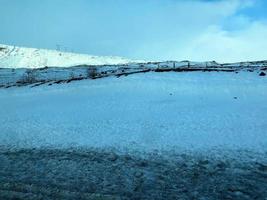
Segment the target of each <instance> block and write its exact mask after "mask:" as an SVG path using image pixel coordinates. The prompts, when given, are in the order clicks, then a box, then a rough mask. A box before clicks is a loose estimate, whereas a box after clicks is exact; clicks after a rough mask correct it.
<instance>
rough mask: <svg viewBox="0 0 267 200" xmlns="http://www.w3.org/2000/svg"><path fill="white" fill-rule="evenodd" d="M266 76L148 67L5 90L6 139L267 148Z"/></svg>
mask: <svg viewBox="0 0 267 200" xmlns="http://www.w3.org/2000/svg"><path fill="white" fill-rule="evenodd" d="M266 100H267V79H266V78H265V77H259V76H258V75H257V74H256V73H250V72H241V73H239V74H235V73H223V72H219V73H218V72H207V73H202V72H191V73H174V72H170V73H147V74H137V75H131V76H128V77H121V78H115V77H110V78H105V79H97V80H83V81H78V82H75V83H70V84H63V85H53V86H47V85H44V86H40V87H36V88H29V87H23V88H9V89H3V90H0V102H1V107H2V108H1V110H0V124H1V125H0V133H1V134H0V145H1V146H18V147H43V146H53V147H68V146H90V147H105V146H108V147H116V148H119V147H120V148H137V149H141V150H154V149H163V150H180V149H182V150H199V149H204V150H210V149H215V148H222V149H246V150H253V151H260V152H264V151H265V152H266V149H267V120H266V119H267V105H266Z"/></svg>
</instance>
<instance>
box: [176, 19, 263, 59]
mask: <svg viewBox="0 0 267 200" xmlns="http://www.w3.org/2000/svg"><path fill="white" fill-rule="evenodd" d="M266 35H267V24H265V23H262V22H253V23H252V24H250V25H249V26H248V27H247V28H245V29H243V30H239V31H225V30H223V29H222V28H221V27H210V28H209V29H208V30H207V31H205V32H204V33H202V34H200V35H199V36H198V37H197V38H196V39H194V40H193V41H192V42H191V43H190V44H188V46H187V47H185V51H184V52H183V53H180V52H179V53H178V54H180V56H182V57H184V56H188V57H190V58H193V59H194V60H216V61H219V62H235V61H248V60H266V59H267V53H266V46H267V40H266Z"/></svg>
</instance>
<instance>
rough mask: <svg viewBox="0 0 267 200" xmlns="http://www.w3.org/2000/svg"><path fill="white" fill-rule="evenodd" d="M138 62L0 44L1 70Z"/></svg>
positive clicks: (112, 57)
mask: <svg viewBox="0 0 267 200" xmlns="http://www.w3.org/2000/svg"><path fill="white" fill-rule="evenodd" d="M133 62H138V61H135V60H130V59H126V58H121V57H114V56H92V55H86V54H76V53H67V52H60V51H56V50H47V49H35V48H24V47H15V46H8V45H2V44H0V68H40V67H46V66H47V67H53V66H56V67H70V66H75V65H106V64H109V65H116V64H126V63H133Z"/></svg>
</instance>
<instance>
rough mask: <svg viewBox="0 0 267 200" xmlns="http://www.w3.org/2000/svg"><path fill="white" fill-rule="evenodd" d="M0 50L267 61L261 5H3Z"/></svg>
mask: <svg viewBox="0 0 267 200" xmlns="http://www.w3.org/2000/svg"><path fill="white" fill-rule="evenodd" d="M0 12H1V17H0V24H1V31H0V43H3V44H11V45H18V46H27V47H37V48H48V49H55V48H56V45H58V44H59V45H60V46H61V49H63V50H67V51H71V50H73V51H74V52H78V53H88V54H94V55H117V56H124V57H128V58H137V59H150V60H169V59H175V60H184V59H188V60H199V61H202V60H217V61H224V62H228V61H241V60H242V61H245V60H262V59H267V53H266V46H267V40H266V36H267V14H266V13H267V1H265V0H213V1H212V0H146V1H145V0H0Z"/></svg>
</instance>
